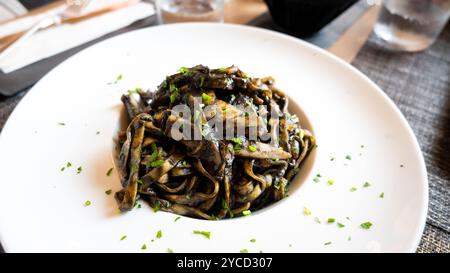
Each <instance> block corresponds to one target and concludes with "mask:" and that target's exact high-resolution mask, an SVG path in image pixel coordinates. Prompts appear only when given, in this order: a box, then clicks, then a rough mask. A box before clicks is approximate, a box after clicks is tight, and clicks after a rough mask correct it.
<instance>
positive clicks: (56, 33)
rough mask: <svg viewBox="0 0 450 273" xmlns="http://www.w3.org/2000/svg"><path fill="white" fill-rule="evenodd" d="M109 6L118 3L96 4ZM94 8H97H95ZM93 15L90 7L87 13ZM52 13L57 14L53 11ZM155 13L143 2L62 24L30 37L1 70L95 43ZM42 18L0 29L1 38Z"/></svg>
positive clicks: (9, 69)
mask: <svg viewBox="0 0 450 273" xmlns="http://www.w3.org/2000/svg"><path fill="white" fill-rule="evenodd" d="M94 2H101V3H102V4H106V3H107V2H118V0H102V1H94ZM94 8H98V6H97V7H95V5H94ZM90 11H92V9H91V7H90V6H89V7H88V10H87V11H86V12H84V13H89V12H90ZM50 12H55V10H52V11H50ZM154 13H155V10H154V8H153V5H152V4H149V3H144V2H140V3H137V4H133V5H130V6H127V7H124V8H121V9H118V10H115V11H111V12H108V13H105V14H103V15H100V16H96V17H93V18H92V19H89V20H85V21H81V22H79V23H76V24H62V25H60V26H57V27H52V28H49V29H45V30H42V31H40V32H38V33H36V34H34V35H33V36H31V37H30V38H29V39H28V40H27V41H26V42H25V43H23V44H21V45H20V46H19V47H18V48H16V49H15V50H14V51H13V52H11V54H9V55H7V56H5V58H2V59H1V60H0V70H2V71H3V72H4V73H10V72H12V71H15V70H17V69H20V68H22V67H24V66H27V65H29V64H32V63H34V62H37V61H39V60H42V59H44V58H47V57H51V56H53V55H56V54H58V53H61V52H63V51H65V50H68V49H70V48H73V47H76V46H78V45H81V44H83V43H86V42H88V41H91V40H94V39H96V38H98V37H101V36H103V35H105V34H107V33H110V32H112V31H114V30H117V29H120V28H123V27H126V26H127V25H130V24H131V23H133V22H135V21H137V20H140V19H143V18H145V17H148V16H151V15H152V14H154ZM42 16H43V15H39V16H33V17H34V18H33V17H25V18H23V19H21V20H16V21H13V22H11V23H8V24H5V25H0V37H2V36H5V35H8V34H11V33H15V32H18V31H22V30H25V29H27V28H29V27H30V26H32V25H33V24H34V23H36V22H37V20H39V18H42Z"/></svg>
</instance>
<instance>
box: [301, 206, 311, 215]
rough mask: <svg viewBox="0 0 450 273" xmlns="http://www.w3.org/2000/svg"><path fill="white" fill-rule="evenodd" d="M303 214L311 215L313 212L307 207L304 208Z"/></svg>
mask: <svg viewBox="0 0 450 273" xmlns="http://www.w3.org/2000/svg"><path fill="white" fill-rule="evenodd" d="M303 214H305V215H311V211H310V210H309V209H308V208H307V207H304V208H303Z"/></svg>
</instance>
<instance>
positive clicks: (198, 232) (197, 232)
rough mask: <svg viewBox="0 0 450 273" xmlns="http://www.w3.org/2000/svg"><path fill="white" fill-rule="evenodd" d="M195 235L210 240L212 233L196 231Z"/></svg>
mask: <svg viewBox="0 0 450 273" xmlns="http://www.w3.org/2000/svg"><path fill="white" fill-rule="evenodd" d="M194 234H199V235H203V236H205V237H206V238H208V240H209V239H211V232H209V231H200V230H194Z"/></svg>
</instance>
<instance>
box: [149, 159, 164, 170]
mask: <svg viewBox="0 0 450 273" xmlns="http://www.w3.org/2000/svg"><path fill="white" fill-rule="evenodd" d="M162 164H164V160H162V159H160V160H155V161H153V162H151V163H150V167H152V168H157V167H161V166H162Z"/></svg>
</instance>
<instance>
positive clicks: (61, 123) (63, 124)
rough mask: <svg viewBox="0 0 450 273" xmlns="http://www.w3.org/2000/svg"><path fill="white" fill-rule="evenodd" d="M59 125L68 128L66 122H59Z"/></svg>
mask: <svg viewBox="0 0 450 273" xmlns="http://www.w3.org/2000/svg"><path fill="white" fill-rule="evenodd" d="M58 125H60V126H66V124H65V123H64V122H58Z"/></svg>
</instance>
